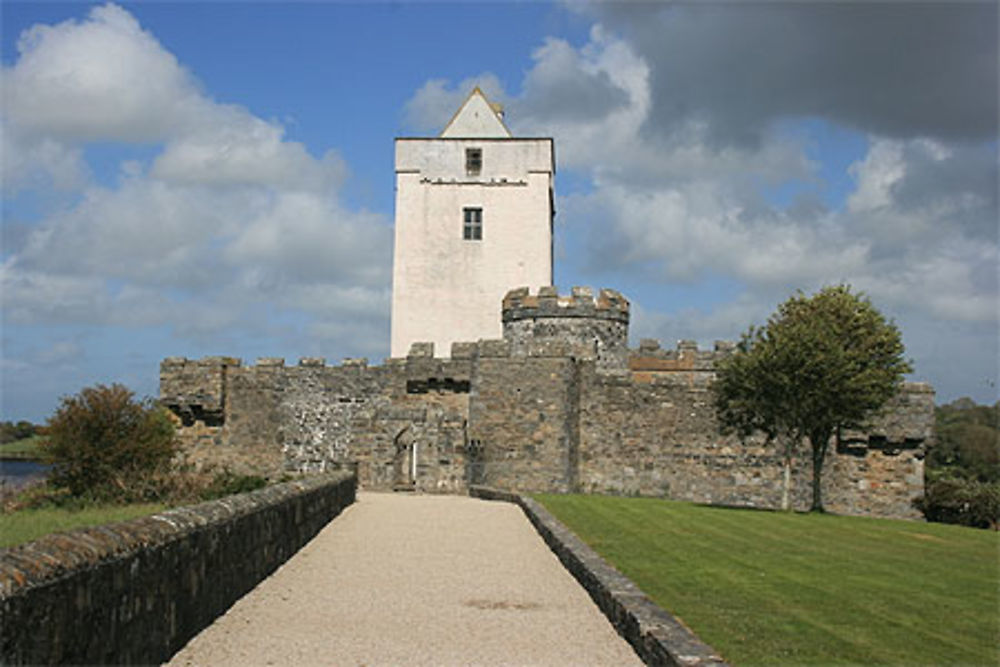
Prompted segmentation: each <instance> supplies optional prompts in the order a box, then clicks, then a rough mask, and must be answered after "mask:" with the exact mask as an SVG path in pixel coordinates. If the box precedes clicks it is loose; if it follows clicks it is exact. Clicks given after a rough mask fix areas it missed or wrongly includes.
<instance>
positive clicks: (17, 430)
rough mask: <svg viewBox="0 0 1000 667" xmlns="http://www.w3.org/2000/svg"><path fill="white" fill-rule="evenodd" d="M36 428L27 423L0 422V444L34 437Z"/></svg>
mask: <svg viewBox="0 0 1000 667" xmlns="http://www.w3.org/2000/svg"><path fill="white" fill-rule="evenodd" d="M36 430H37V427H36V426H35V425H34V424H32V423H31V422H29V421H23V420H22V421H19V422H17V423H16V424H15V423H14V422H0V444H6V443H8V442H16V441H18V440H23V439H25V438H30V437H31V436H33V435H35V433H36Z"/></svg>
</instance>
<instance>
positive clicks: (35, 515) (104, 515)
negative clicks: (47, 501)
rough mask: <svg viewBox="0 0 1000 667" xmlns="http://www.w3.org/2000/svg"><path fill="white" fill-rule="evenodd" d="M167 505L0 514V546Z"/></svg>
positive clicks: (138, 513) (150, 504) (160, 509)
mask: <svg viewBox="0 0 1000 667" xmlns="http://www.w3.org/2000/svg"><path fill="white" fill-rule="evenodd" d="M166 508H167V506H166V505H163V504H156V503H145V504H138V505H108V506H103V507H87V508H84V509H79V510H71V509H66V508H43V509H24V510H19V511H17V512H11V513H5V514H0V547H10V546H14V545H15V544H21V543H23V542H30V541H31V540H37V539H38V538H39V537H42V536H43V535H48V534H49V533H55V532H61V531H66V530H73V529H74V528H83V527H84V526H100V525H102V524H106V523H113V522H115V521H125V520H127V519H134V518H136V517H140V516H146V515H148V514H155V513H156V512H160V511H163V510H164V509H166Z"/></svg>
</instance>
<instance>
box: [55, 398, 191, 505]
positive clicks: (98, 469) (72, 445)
mask: <svg viewBox="0 0 1000 667" xmlns="http://www.w3.org/2000/svg"><path fill="white" fill-rule="evenodd" d="M47 433H48V441H47V443H45V444H44V445H43V451H44V452H45V454H46V457H47V459H48V461H49V462H50V463H52V464H53V469H52V472H51V473H50V474H49V480H50V481H51V482H52V483H53V484H54V485H55V486H58V487H65V488H68V489H69V491H70V492H71V493H72V494H73V495H75V496H82V495H92V496H109V495H116V491H121V490H124V489H125V488H126V487H127V486H128V485H129V484H132V483H134V482H136V481H138V480H141V479H142V478H143V477H144V476H146V475H148V474H149V473H152V472H154V471H156V470H158V469H160V468H161V467H163V466H166V465H167V464H169V462H170V459H171V458H172V457H173V455H174V453H175V452H176V444H175V439H174V427H173V424H172V423H171V421H170V419H169V417H168V416H167V414H166V411H165V410H164V409H163V408H161V407H159V406H157V405H156V404H155V403H154V402H153V401H152V399H148V398H147V399H145V400H142V401H137V400H135V399H134V398H133V394H132V391H131V390H129V389H127V388H126V387H123V386H122V385H120V384H113V385H111V386H110V387H108V386H105V385H97V386H95V387H88V388H86V389H83V390H82V391H80V393H79V394H77V395H76V396H66V397H64V398H63V399H62V402H61V404H60V406H59V409H58V410H57V411H56V413H55V414H54V415H53V416H52V417H51V418H50V419H49V422H48V429H47Z"/></svg>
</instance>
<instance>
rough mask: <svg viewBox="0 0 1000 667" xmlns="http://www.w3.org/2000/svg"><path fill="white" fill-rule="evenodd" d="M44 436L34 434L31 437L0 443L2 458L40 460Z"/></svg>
mask: <svg viewBox="0 0 1000 667" xmlns="http://www.w3.org/2000/svg"><path fill="white" fill-rule="evenodd" d="M43 440H44V438H43V437H42V436H40V435H33V436H31V437H30V438H23V439H21V440H15V441H14V442H6V443H4V444H2V445H0V459H27V460H40V459H41V458H42V450H41V447H40V445H41V443H42V441H43Z"/></svg>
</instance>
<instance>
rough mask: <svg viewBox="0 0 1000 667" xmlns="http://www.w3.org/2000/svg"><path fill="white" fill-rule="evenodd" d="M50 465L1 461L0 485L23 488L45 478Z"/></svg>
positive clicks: (21, 461)
mask: <svg viewBox="0 0 1000 667" xmlns="http://www.w3.org/2000/svg"><path fill="white" fill-rule="evenodd" d="M48 470H49V465H48V464H46V463H39V462H38V461H25V460H23V459H0V485H3V486H21V485H22V484H25V483H27V482H29V481H31V480H34V479H38V478H40V477H44V476H45V474H46V473H47V472H48Z"/></svg>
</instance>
